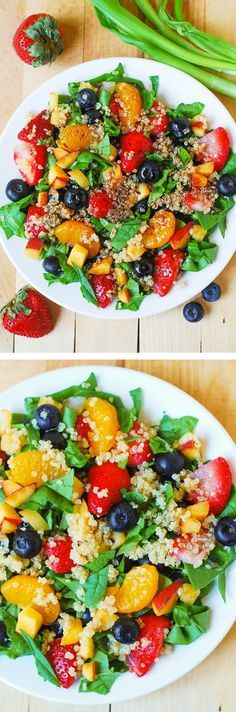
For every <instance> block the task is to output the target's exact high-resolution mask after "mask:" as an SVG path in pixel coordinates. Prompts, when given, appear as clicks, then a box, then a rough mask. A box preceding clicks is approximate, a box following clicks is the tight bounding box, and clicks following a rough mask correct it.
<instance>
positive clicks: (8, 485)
mask: <svg viewBox="0 0 236 712" xmlns="http://www.w3.org/2000/svg"><path fill="white" fill-rule="evenodd" d="M2 489H3V492H4V494H5V495H6V497H9V495H10V494H13V492H16V491H17V490H19V489H21V486H20V485H18V484H17V482H14V480H3V482H2Z"/></svg>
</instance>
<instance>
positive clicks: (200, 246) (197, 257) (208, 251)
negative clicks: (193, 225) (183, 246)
mask: <svg viewBox="0 0 236 712" xmlns="http://www.w3.org/2000/svg"><path fill="white" fill-rule="evenodd" d="M216 252H217V245H215V244H214V243H213V242H208V240H203V241H202V242H196V240H189V242H188V245H187V257H186V259H185V260H184V262H183V264H182V267H181V269H182V270H183V271H184V272H200V271H201V270H202V269H205V267H207V266H208V265H209V264H212V262H214V259H215V256H216Z"/></svg>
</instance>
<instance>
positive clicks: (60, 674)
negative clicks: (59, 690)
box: [46, 638, 81, 688]
mask: <svg viewBox="0 0 236 712" xmlns="http://www.w3.org/2000/svg"><path fill="white" fill-rule="evenodd" d="M78 647H79V646H78V643H76V644H74V645H61V638H55V639H54V640H53V641H52V642H51V643H49V649H48V651H47V653H46V658H47V659H48V661H49V663H50V665H51V666H52V668H53V670H54V672H55V673H56V676H57V678H58V680H59V682H60V684H61V686H62V687H66V688H68V687H71V685H73V682H75V680H77V679H78V677H79V675H80V672H81V667H80V666H79V663H78ZM72 673H73V674H72Z"/></svg>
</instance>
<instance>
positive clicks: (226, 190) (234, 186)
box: [217, 173, 236, 198]
mask: <svg viewBox="0 0 236 712" xmlns="http://www.w3.org/2000/svg"><path fill="white" fill-rule="evenodd" d="M217 187H218V191H219V193H221V195H225V196H227V198H230V197H231V195H235V194H236V176H234V175H233V174H231V173H225V174H224V175H223V176H221V177H220V178H219V180H218V185H217Z"/></svg>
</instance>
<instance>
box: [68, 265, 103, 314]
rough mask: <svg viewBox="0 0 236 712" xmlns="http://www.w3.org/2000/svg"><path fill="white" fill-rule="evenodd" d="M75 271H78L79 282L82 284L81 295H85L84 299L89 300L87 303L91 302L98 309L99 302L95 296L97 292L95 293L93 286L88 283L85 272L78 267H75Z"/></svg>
mask: <svg viewBox="0 0 236 712" xmlns="http://www.w3.org/2000/svg"><path fill="white" fill-rule="evenodd" d="M73 268H74V270H75V271H76V274H77V275H78V278H79V279H78V281H79V282H80V289H81V294H82V295H83V297H84V299H86V300H87V302H90V303H91V304H94V305H95V307H98V306H99V305H98V300H97V297H96V295H95V292H94V291H93V288H92V285H91V284H90V282H89V281H88V279H87V277H86V275H85V272H84V270H83V269H80V267H77V265H73Z"/></svg>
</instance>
